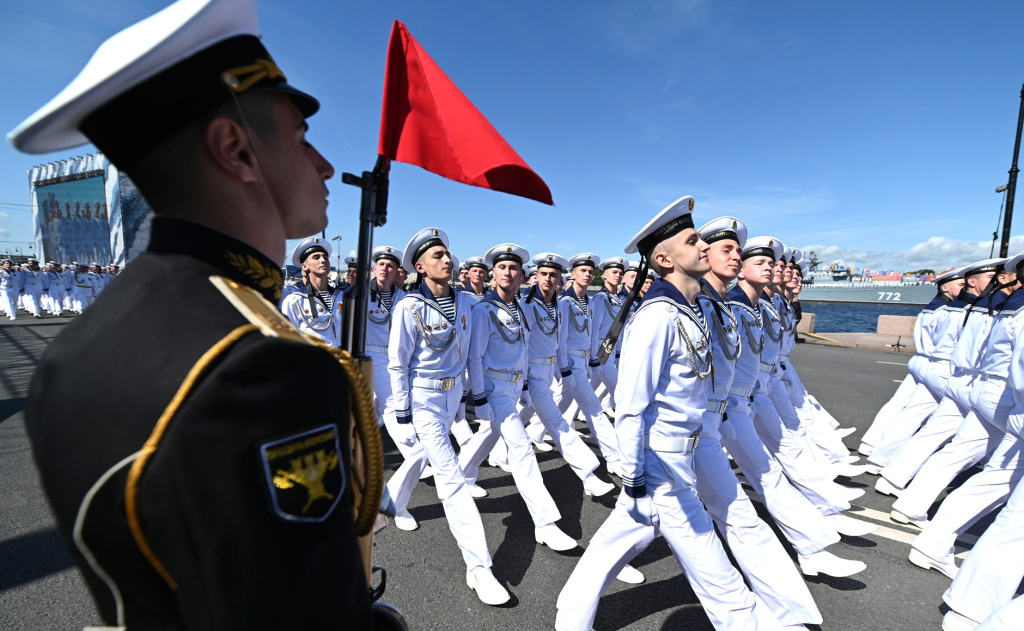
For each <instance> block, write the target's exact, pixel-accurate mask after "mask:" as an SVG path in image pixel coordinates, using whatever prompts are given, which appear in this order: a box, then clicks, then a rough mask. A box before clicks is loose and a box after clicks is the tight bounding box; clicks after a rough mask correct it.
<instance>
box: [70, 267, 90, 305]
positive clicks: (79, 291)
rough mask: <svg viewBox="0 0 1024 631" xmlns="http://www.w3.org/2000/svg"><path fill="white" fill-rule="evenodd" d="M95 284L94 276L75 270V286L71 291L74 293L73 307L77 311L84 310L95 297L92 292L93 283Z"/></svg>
mask: <svg viewBox="0 0 1024 631" xmlns="http://www.w3.org/2000/svg"><path fill="white" fill-rule="evenodd" d="M94 284H95V276H94V275H93V274H91V273H89V272H80V271H76V272H75V286H74V289H73V291H72V293H73V294H74V297H75V298H74V308H75V311H77V312H78V313H82V312H83V311H85V309H86V307H88V306H89V305H91V304H92V301H93V299H95V297H96V296H95V294H94V293H93V285H94Z"/></svg>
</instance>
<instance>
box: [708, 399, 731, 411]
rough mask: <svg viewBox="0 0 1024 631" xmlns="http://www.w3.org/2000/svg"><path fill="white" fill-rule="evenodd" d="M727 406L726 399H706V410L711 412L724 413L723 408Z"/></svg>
mask: <svg viewBox="0 0 1024 631" xmlns="http://www.w3.org/2000/svg"><path fill="white" fill-rule="evenodd" d="M728 407H729V402H728V401H716V400H715V399H708V412H711V413H712V414H725V410H726V408H728Z"/></svg>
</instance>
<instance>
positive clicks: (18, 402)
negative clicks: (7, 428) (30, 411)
mask: <svg viewBox="0 0 1024 631" xmlns="http://www.w3.org/2000/svg"><path fill="white" fill-rule="evenodd" d="M24 409H25V397H21V398H19V399H3V400H2V401H0V423H3V422H4V421H6V420H7V419H9V418H11V417H12V416H14V415H15V414H17V413H19V412H21V411H22V410H24Z"/></svg>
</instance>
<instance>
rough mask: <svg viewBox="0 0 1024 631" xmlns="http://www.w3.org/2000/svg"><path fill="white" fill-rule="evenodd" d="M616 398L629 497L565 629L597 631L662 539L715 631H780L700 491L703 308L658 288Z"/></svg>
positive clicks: (633, 324)
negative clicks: (631, 574)
mask: <svg viewBox="0 0 1024 631" xmlns="http://www.w3.org/2000/svg"><path fill="white" fill-rule="evenodd" d="M620 360H621V363H620V367H621V368H622V372H623V373H624V374H628V375H630V378H629V379H622V380H620V381H619V385H618V388H617V389H616V392H615V395H616V396H615V398H616V401H617V403H618V404H617V408H616V415H617V421H616V428H615V429H616V434H617V436H618V440H619V445H620V446H621V449H622V453H623V455H624V458H623V461H622V463H621V466H622V468H623V473H624V475H623V482H624V483H625V486H624V488H623V494H622V495H621V496H620V498H619V501H618V502H617V503H616V505H615V508H614V509H613V510H612V513H611V515H610V516H609V517H608V519H607V520H606V521H605V522H604V524H602V525H601V528H600V529H599V530H598V531H597V533H596V534H595V535H594V537H593V539H592V540H591V542H590V544H589V546H587V550H586V552H584V554H583V557H582V558H581V559H580V561H579V563H578V564H577V565H576V568H575V569H574V570H573V573H572V575H571V576H570V577H569V580H568V581H567V582H566V584H565V587H563V588H562V592H561V593H560V594H559V596H558V602H557V606H558V616H557V618H556V623H555V626H556V627H557V628H559V629H572V630H577V631H588V630H589V629H591V628H592V627H593V621H594V617H595V615H596V613H597V605H598V600H599V599H600V596H601V593H602V592H603V591H604V590H605V589H606V588H607V587H608V585H609V584H610V583H611V581H612V580H613V579H614V578H615V576H616V575H617V574H618V572H619V571H620V570H622V568H623V567H624V566H625V565H626V564H627V563H628V562H629V561H630V560H631V559H632V558H633V557H635V556H636V555H637V554H639V553H640V552H642V551H643V550H644V549H646V548H647V547H648V546H649V545H650V544H651V542H652V541H654V537H655V536H657V535H659V534H660V535H662V536H663V537H664V538H665V540H666V542H667V543H668V545H669V547H670V548H671V549H672V553H673V555H674V556H675V557H676V560H677V561H678V562H679V564H680V566H681V567H682V569H683V571H684V573H685V575H686V578H687V581H688V582H689V583H690V586H691V587H692V588H693V591H694V593H695V594H696V595H697V597H698V598H699V599H700V601H701V604H702V605H703V606H704V611H705V613H707V615H708V617H709V618H710V619H711V623H712V624H713V625H714V627H715V628H716V629H720V630H724V629H729V630H740V629H776V628H778V627H779V623H778V621H777V620H775V619H774V618H773V616H772V614H771V612H770V611H769V610H768V608H767V607H766V606H765V604H764V602H762V601H761V599H760V598H759V597H758V596H757V595H755V594H753V593H751V592H750V590H748V589H747V587H746V585H744V583H743V578H742V577H741V576H740V574H739V572H737V571H736V568H734V567H733V566H732V564H731V563H730V562H729V559H728V557H727V556H726V554H725V550H724V549H723V547H722V544H721V542H720V541H719V540H718V537H717V536H716V535H715V529H714V525H713V524H712V521H711V518H710V517H709V516H708V514H707V512H705V510H704V507H703V505H702V504H701V500H700V499H699V498H698V497H697V493H696V492H695V490H694V472H693V448H694V446H695V443H697V437H698V436H699V434H700V427H701V419H702V416H703V413H704V412H705V410H706V408H707V386H706V384H705V383H704V379H706V378H708V377H709V375H710V374H711V368H712V366H711V363H712V359H711V349H710V348H709V341H708V331H707V328H706V326H705V324H704V322H703V318H702V316H701V314H700V310H699V308H696V307H693V306H691V305H689V304H688V303H687V301H686V298H685V297H684V296H683V295H682V294H681V293H680V292H679V291H678V290H677V289H676V288H675V287H674V286H672V285H671V284H669V283H668V282H665V281H655V283H654V284H653V285H652V287H651V289H650V291H649V292H648V294H647V298H646V299H645V300H644V303H643V304H642V305H641V306H640V308H638V309H637V311H636V313H635V314H634V315H633V318H632V319H631V320H630V322H629V324H628V325H627V326H626V328H625V335H624V339H623V344H622V355H621V358H620Z"/></svg>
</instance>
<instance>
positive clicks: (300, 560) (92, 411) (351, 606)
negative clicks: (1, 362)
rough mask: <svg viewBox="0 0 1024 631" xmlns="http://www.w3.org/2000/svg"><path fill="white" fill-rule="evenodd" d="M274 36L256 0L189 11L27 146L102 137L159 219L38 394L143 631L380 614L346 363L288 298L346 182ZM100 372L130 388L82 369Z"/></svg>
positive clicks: (37, 419)
mask: <svg viewBox="0 0 1024 631" xmlns="http://www.w3.org/2000/svg"><path fill="white" fill-rule="evenodd" d="M258 32H259V31H258V27H257V20H256V9H255V5H254V3H253V1H252V0H187V1H183V2H178V3H177V4H175V5H172V6H171V7H169V8H167V9H165V10H164V11H162V12H160V13H158V14H156V15H154V16H152V17H151V18H149V19H147V20H145V21H143V22H140V23H138V24H136V25H134V26H132V27H130V28H129V29H127V30H126V31H123V32H121V33H119V34H118V35H115V36H114V37H113V38H111V39H110V40H108V41H107V42H106V43H105V44H104V45H103V46H102V47H101V48H100V49H99V50H98V51H97V53H96V54H95V55H94V56H93V58H92V60H91V61H90V62H89V65H88V66H87V67H86V69H85V70H84V71H83V72H82V74H81V75H80V76H79V77H78V78H77V79H75V80H74V81H73V82H72V83H71V85H69V86H68V88H66V89H65V90H64V91H63V92H62V93H61V94H60V95H58V96H57V97H55V98H54V100H53V101H51V102H50V103H49V104H47V105H46V106H44V107H43V109H41V110H40V111H39V112H37V113H36V114H34V115H33V116H31V117H30V118H29V119H28V120H26V121H25V122H24V123H23V124H22V125H21V126H19V127H18V128H17V129H15V130H14V131H13V132H11V134H10V135H9V137H8V139H9V141H10V142H11V143H12V144H13V145H14V146H15V147H17V148H19V149H21V150H23V151H27V152H37V153H38V152H45V151H55V150H61V149H66V148H70V147H72V146H76V145H79V144H83V143H85V142H87V141H92V142H93V143H95V145H96V146H97V147H98V148H99V149H100V150H101V151H103V152H104V153H105V154H106V156H107V157H108V158H109V159H110V160H111V161H112V162H113V163H114V164H115V165H116V166H117V167H119V168H120V169H122V170H123V171H125V172H126V173H128V174H129V175H130V176H131V178H132V179H133V180H134V181H135V183H136V184H137V185H138V187H139V189H140V191H141V192H142V193H143V194H144V196H145V197H146V199H147V200H148V201H149V203H150V205H151V206H152V207H153V209H154V211H155V213H156V215H157V216H156V218H155V219H154V221H153V227H152V238H151V240H150V243H149V248H148V250H147V251H146V252H145V253H143V254H142V255H141V256H139V258H138V259H137V260H136V261H135V262H134V263H133V264H132V265H131V266H129V267H128V268H126V270H125V271H124V273H123V274H121V275H119V276H118V277H117V278H116V279H115V281H114V282H113V283H111V285H110V287H109V288H108V289H107V291H105V292H103V295H102V296H101V297H100V298H99V299H98V300H97V301H96V302H95V304H94V305H93V306H92V307H91V308H90V309H89V310H88V313H86V314H83V316H82V317H80V318H77V319H76V320H75V321H74V322H72V323H71V324H70V325H69V326H68V327H67V329H66V330H65V331H64V332H63V333H62V334H61V335H60V336H59V337H58V338H57V340H55V341H54V343H53V344H52V345H50V347H49V351H48V352H47V354H46V355H45V357H44V358H43V359H42V361H41V362H40V364H39V367H38V371H37V373H36V375H35V377H34V380H33V382H32V387H31V390H30V393H29V397H28V402H27V406H26V425H27V429H28V434H29V438H30V440H31V443H32V450H33V455H34V457H35V460H36V463H37V464H38V468H39V471H40V473H41V477H42V482H43V486H44V488H45V490H46V493H47V496H48V499H49V501H50V505H51V506H52V508H53V511H54V514H55V515H56V518H57V522H58V524H59V527H60V531H61V533H62V535H63V537H64V541H65V543H66V544H67V546H68V548H69V549H70V550H71V552H72V555H73V556H74V559H75V561H76V563H77V564H78V567H79V568H80V569H81V571H82V573H83V575H84V576H85V579H86V583H87V584H88V587H89V589H90V591H91V593H92V596H93V598H94V599H95V601H96V604H97V606H98V610H99V612H100V615H101V616H102V618H103V622H104V623H105V624H107V625H111V626H118V627H122V628H125V627H126V628H128V629H131V630H132V631H138V630H139V629H300V628H316V629H337V628H345V629H365V628H371V627H372V624H373V623H372V622H371V614H370V603H369V597H368V592H367V585H366V579H365V577H364V570H363V566H362V560H361V557H360V553H359V549H358V546H357V541H356V535H355V532H354V526H353V507H352V497H351V494H352V490H351V486H352V485H351V477H352V476H351V475H350V473H349V472H350V460H351V448H350V446H349V440H348V432H349V421H350V411H349V404H350V398H354V397H352V396H350V395H351V390H350V389H349V388H345V387H339V385H338V384H346V383H348V382H349V381H348V377H347V374H348V373H347V371H346V370H345V368H344V367H343V365H342V364H341V363H339V361H338V360H337V359H336V358H335V357H334V356H333V355H332V354H331V353H330V352H328V351H326V350H324V349H323V348H320V347H318V346H317V345H314V344H313V343H311V341H310V340H309V339H308V338H305V337H304V336H302V335H300V334H299V333H298V332H297V331H296V330H295V329H294V328H293V327H292V326H291V325H290V324H289V323H288V321H287V320H286V319H284V318H283V317H282V316H280V314H279V313H278V312H277V311H276V309H275V308H274V305H275V304H277V301H278V300H279V298H280V292H281V285H282V278H281V273H280V263H281V261H282V260H283V259H284V255H285V240H286V239H287V238H298V237H304V236H306V235H309V234H311V233H314V232H319V231H320V230H321V229H323V228H324V227H325V226H326V224H327V216H326V209H327V199H326V198H327V188H326V186H325V182H326V180H328V179H329V178H330V177H331V176H332V174H333V172H334V171H333V168H332V167H331V165H330V163H328V162H327V160H325V159H324V158H323V157H322V156H321V155H320V154H319V153H318V152H317V151H316V149H314V148H313V146H312V145H311V144H310V143H309V141H308V140H307V139H306V129H307V124H306V118H307V117H308V116H310V115H312V114H313V113H314V112H315V111H316V110H317V108H318V103H317V101H316V100H315V99H314V98H312V97H311V96H309V95H307V94H304V93H302V92H300V91H298V90H296V89H295V88H292V87H291V86H289V85H288V84H287V83H286V79H285V76H284V74H283V73H282V71H281V70H280V69H279V68H278V67H277V65H276V64H275V63H274V61H273V59H272V58H271V57H270V55H269V54H268V53H267V51H266V49H265V48H264V47H263V45H262V44H261V42H260V39H259V37H258ZM112 333H113V335H115V336H116V342H111V334H112ZM97 365H100V366H104V367H107V368H108V369H110V370H115V371H118V372H119V374H120V375H121V378H120V379H119V380H118V382H117V383H116V385H113V386H104V385H100V384H96V383H94V382H88V381H83V380H81V379H79V375H81V374H82V372H83V371H84V370H86V369H87V368H89V367H92V366H97ZM296 392H303V393H308V396H304V397H303V398H302V401H301V405H297V404H296V398H295V393H296ZM375 512H376V510H374V513H375Z"/></svg>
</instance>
